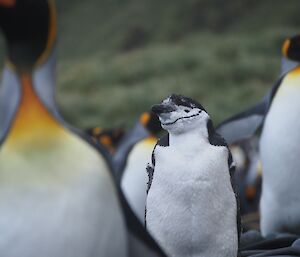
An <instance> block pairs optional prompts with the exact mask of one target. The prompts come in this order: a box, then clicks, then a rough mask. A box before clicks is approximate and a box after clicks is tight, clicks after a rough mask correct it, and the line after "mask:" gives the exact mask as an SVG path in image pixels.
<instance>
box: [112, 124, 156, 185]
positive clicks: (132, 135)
mask: <svg viewBox="0 0 300 257" xmlns="http://www.w3.org/2000/svg"><path fill="white" fill-rule="evenodd" d="M149 135H150V133H149V131H147V130H146V129H145V128H144V127H143V126H142V125H141V124H140V123H139V122H137V123H136V125H135V126H134V128H133V129H132V130H131V131H129V132H128V133H127V134H126V135H125V136H124V138H123V139H122V141H121V142H120V144H119V145H118V147H117V150H116V153H115V154H114V156H113V164H114V166H115V170H116V174H115V175H116V178H117V181H121V179H122V175H123V171H124V168H125V166H126V162H127V159H128V155H129V153H130V151H131V149H132V148H133V146H134V145H135V144H136V143H138V142H139V141H141V140H142V139H144V138H146V137H148V136H149Z"/></svg>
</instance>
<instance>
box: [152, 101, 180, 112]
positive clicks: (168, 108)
mask: <svg viewBox="0 0 300 257" xmlns="http://www.w3.org/2000/svg"><path fill="white" fill-rule="evenodd" d="M175 110H176V108H175V106H174V105H173V104H171V103H162V104H155V105H153V106H152V107H151V111H152V112H153V113H155V114H156V115H160V114H162V113H169V112H173V111H175Z"/></svg>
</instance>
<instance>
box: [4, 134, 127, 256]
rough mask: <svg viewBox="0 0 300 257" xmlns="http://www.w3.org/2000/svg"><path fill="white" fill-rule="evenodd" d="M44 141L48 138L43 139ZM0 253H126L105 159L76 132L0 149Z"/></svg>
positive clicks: (22, 254) (119, 216)
mask: <svg viewBox="0 0 300 257" xmlns="http://www.w3.org/2000/svg"><path fill="white" fill-rule="evenodd" d="M46 141H47V140H46ZM0 231H1V233H0V253H1V256H5V257H40V256H43V257H53V256H55V257H98V256H103V257H107V256H127V242H126V240H127V238H126V234H125V225H124V220H123V217H122V214H121V210H120V206H119V202H118V199H117V192H116V190H115V186H114V184H113V182H112V178H111V176H110V174H109V172H108V167H107V164H106V162H105V161H104V159H103V158H102V157H101V156H100V155H99V154H98V153H97V151H96V150H94V149H93V148H91V147H90V146H89V145H88V144H87V143H86V142H84V141H83V140H81V139H80V138H79V137H77V136H75V135H70V134H66V133H63V135H62V136H61V137H59V135H58V138H57V141H56V140H52V142H51V144H49V142H48V144H47V146H45V145H43V144H42V145H41V146H39V147H35V146H34V145H31V147H28V148H26V149H25V148H21V149H19V148H16V149H12V148H9V147H6V145H5V143H4V145H3V146H2V148H1V149H0Z"/></svg>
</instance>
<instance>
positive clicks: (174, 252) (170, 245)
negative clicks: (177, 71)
mask: <svg viewBox="0 0 300 257" xmlns="http://www.w3.org/2000/svg"><path fill="white" fill-rule="evenodd" d="M152 111H153V112H154V113H156V114H157V115H158V116H159V119H160V122H161V125H162V127H163V128H164V129H165V130H167V131H168V134H167V135H166V136H164V137H162V138H161V139H160V140H159V141H158V143H157V145H156V146H155V148H154V150H153V155H152V164H150V165H149V166H148V167H147V172H148V174H149V182H148V195H147V203H146V215H145V216H146V217H145V222H146V227H147V229H148V230H149V232H150V233H151V234H152V235H153V236H154V237H155V238H156V239H157V240H158V242H159V243H160V244H161V246H162V247H163V248H164V249H165V251H166V252H167V254H169V255H170V256H178V257H179V256H201V257H202V256H203V257H236V256H237V255H238V245H239V235H240V219H239V213H238V212H239V211H238V210H239V207H238V199H237V196H236V194H235V190H234V185H233V181H232V177H233V173H234V163H233V161H232V156H231V153H230V151H229V149H228V147H227V144H226V142H225V141H224V139H223V138H222V137H220V136H219V135H218V134H216V133H215V131H214V128H213V124H212V121H211V119H210V117H209V115H208V113H207V112H206V111H205V109H204V108H203V107H202V106H201V105H200V104H199V103H197V102H196V101H194V100H192V99H190V98H187V97H184V96H181V95H175V94H173V95H171V96H170V97H168V98H166V99H165V100H164V101H162V103H161V104H157V105H154V106H153V107H152Z"/></svg>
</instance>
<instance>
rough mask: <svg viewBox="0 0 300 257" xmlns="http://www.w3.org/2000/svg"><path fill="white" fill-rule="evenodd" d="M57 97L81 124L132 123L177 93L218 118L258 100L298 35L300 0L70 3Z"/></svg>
mask: <svg viewBox="0 0 300 257" xmlns="http://www.w3.org/2000/svg"><path fill="white" fill-rule="evenodd" d="M58 9H59V28H60V31H59V33H60V39H59V42H58V44H59V65H58V102H59V105H60V107H61V110H62V112H63V114H64V115H65V116H66V118H67V119H68V120H69V121H71V122H72V123H74V124H76V125H78V126H80V127H88V126H95V125H100V126H103V127H109V126H115V125H120V124H122V125H125V126H130V125H131V124H132V123H133V121H134V120H135V119H136V118H137V117H138V115H139V114H140V113H141V112H143V111H144V110H148V109H149V107H150V106H151V105H152V104H153V103H156V102H158V101H160V100H161V99H162V98H164V97H165V96H167V95H168V94H170V93H173V92H174V93H182V94H185V95H187V96H191V97H193V98H195V99H197V100H199V101H200V102H201V103H202V104H203V105H204V106H205V107H206V109H207V110H208V111H209V112H210V113H211V116H212V118H213V120H215V122H218V121H220V120H222V119H223V118H225V117H227V116H228V115H230V114H232V113H234V112H237V111H239V110H241V109H243V108H244V107H246V106H248V105H249V104H251V103H253V102H255V101H256V100H258V99H259V98H260V97H261V96H262V95H263V94H264V93H265V92H266V90H267V89H268V88H269V87H270V86H271V85H272V83H273V82H274V80H275V79H276V77H277V74H278V71H279V67H280V55H281V52H280V48H281V44H282V41H283V40H284V38H285V37H286V36H289V35H292V34H295V33H298V32H299V25H300V16H299V14H298V11H299V9H300V2H299V1H298V0H288V1H280V0H273V1H271V0H265V1H258V0H251V1H250V0H243V1H238V0H234V1H222V0H213V1H212V0H185V1H180V0H164V1H160V0H151V1H146V0H122V1H121V0H102V1H97V0H86V1H79V0H73V1H72V2H70V1H66V0H62V1H60V2H59V3H58Z"/></svg>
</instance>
